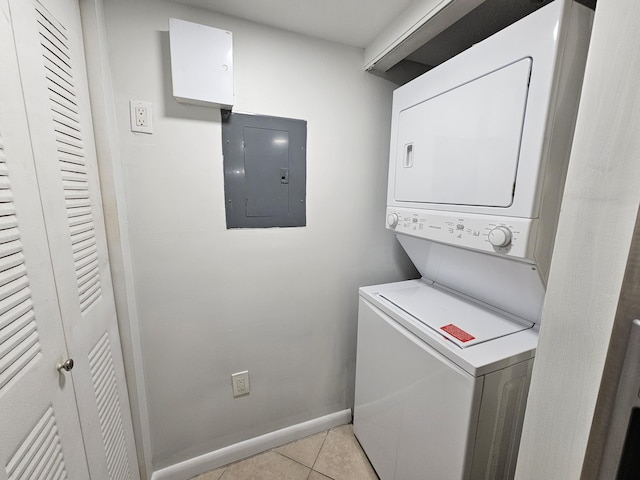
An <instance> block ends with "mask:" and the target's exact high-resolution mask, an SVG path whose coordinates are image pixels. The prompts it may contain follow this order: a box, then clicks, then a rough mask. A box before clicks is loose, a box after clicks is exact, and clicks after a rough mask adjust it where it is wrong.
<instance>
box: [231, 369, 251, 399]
mask: <svg viewBox="0 0 640 480" xmlns="http://www.w3.org/2000/svg"><path fill="white" fill-rule="evenodd" d="M231 387H232V388H233V396H234V397H240V396H242V395H248V394H249V370H245V371H244V372H238V373H233V374H231Z"/></svg>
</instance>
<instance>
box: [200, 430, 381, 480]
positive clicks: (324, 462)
mask: <svg viewBox="0 0 640 480" xmlns="http://www.w3.org/2000/svg"><path fill="white" fill-rule="evenodd" d="M193 480H378V477H377V476H376V474H375V472H374V471H373V468H371V464H369V461H368V460H367V457H366V456H365V454H364V452H363V451H362V449H361V448H360V444H359V443H358V441H357V440H356V437H355V436H354V435H353V428H352V425H342V426H341V427H337V428H333V429H331V430H328V431H326V432H322V433H318V434H316V435H312V436H310V437H307V438H303V439H302V440H298V441H297V442H293V443H289V444H287V445H284V446H282V447H279V448H275V449H273V450H270V451H268V452H265V453H261V454H259V455H256V456H254V457H250V458H247V459H246V460H242V461H240V462H237V463H232V464H230V465H227V466H226V467H222V468H218V469H217V470H213V471H211V472H207V473H205V474H203V475H199V476H197V477H195V478H194V479H193Z"/></svg>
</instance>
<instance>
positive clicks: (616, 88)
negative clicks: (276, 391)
mask: <svg viewBox="0 0 640 480" xmlns="http://www.w3.org/2000/svg"><path fill="white" fill-rule="evenodd" d="M638 22H640V3H638V2H637V1H636V0H617V1H612V0H600V1H599V2H598V5H597V9H596V15H595V21H594V28H593V34H592V37H591V46H590V51H589V59H588V61H587V68H586V73H585V81H584V86H583V89H582V100H581V103H580V112H579V115H578V121H577V126H576V132H575V137H574V143H573V150H572V153H571V162H570V164H569V171H568V174H567V183H566V187H565V192H564V199H563V202H562V210H561V214H560V222H559V226H558V233H557V237H556V244H555V250H554V254H553V261H552V264H551V273H550V277H549V283H548V288H547V295H546V300H545V306H544V311H543V322H542V328H541V330H540V342H539V346H538V350H537V353H536V360H535V364H534V370H533V379H532V383H531V390H530V392H529V401H528V404H527V413H526V417H525V423H524V430H523V435H522V443H521V445H520V454H519V457H518V467H517V471H516V479H517V480H537V479H545V480H574V479H578V478H581V474H583V475H586V476H587V477H588V478H593V477H594V476H595V472H586V471H585V472H583V471H582V470H583V462H584V460H585V452H586V448H587V444H588V439H589V432H590V429H591V423H592V418H593V413H594V408H595V405H596V400H597V397H598V392H599V389H600V384H601V377H602V372H603V369H604V365H605V359H606V354H607V349H608V347H609V343H610V338H611V333H612V327H613V321H614V318H615V314H616V309H617V306H618V298H619V295H620V289H621V286H622V280H623V275H624V271H625V267H626V264H627V257H628V253H629V246H630V243H631V239H632V234H633V229H634V225H635V221H636V215H637V212H638V205H639V204H640V188H638V179H639V178H640V162H638V158H640V136H639V135H638V133H637V127H636V126H637V125H638V123H640V95H638V88H637V86H638V82H639V81H640V63H639V62H638V61H637V52H638V46H639V45H640V30H638V28H637V26H638Z"/></svg>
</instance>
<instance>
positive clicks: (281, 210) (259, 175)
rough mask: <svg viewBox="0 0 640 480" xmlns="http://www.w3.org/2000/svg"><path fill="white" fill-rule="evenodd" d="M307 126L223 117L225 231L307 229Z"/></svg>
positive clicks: (288, 121)
mask: <svg viewBox="0 0 640 480" xmlns="http://www.w3.org/2000/svg"><path fill="white" fill-rule="evenodd" d="M306 142H307V122H306V121H304V120H295V119H291V118H281V117H270V116H263V115H247V114H239V113H232V112H225V114H224V115H223V121H222V152H223V155H224V189H225V207H226V217H227V228H266V227H303V226H305V225H306V206H305V202H306V199H305V196H306Z"/></svg>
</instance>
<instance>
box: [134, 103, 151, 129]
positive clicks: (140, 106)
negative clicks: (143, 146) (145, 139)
mask: <svg viewBox="0 0 640 480" xmlns="http://www.w3.org/2000/svg"><path fill="white" fill-rule="evenodd" d="M129 111H130V114H131V131H132V132H138V133H153V111H152V109H151V102H141V101H139V100H129Z"/></svg>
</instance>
